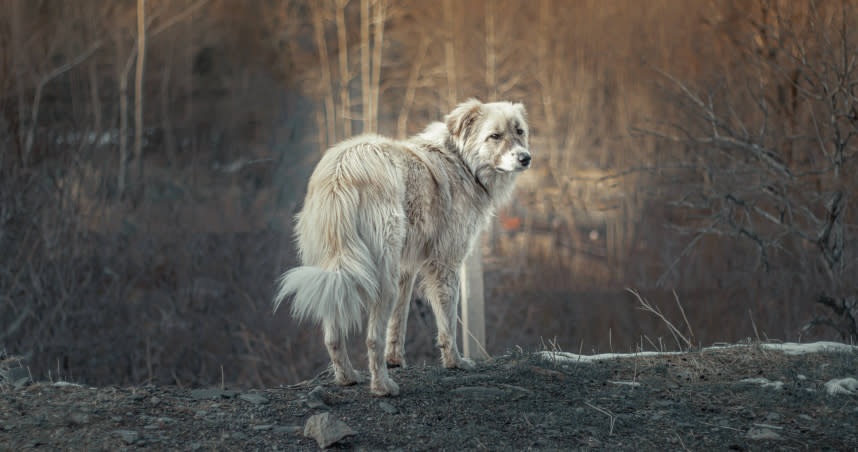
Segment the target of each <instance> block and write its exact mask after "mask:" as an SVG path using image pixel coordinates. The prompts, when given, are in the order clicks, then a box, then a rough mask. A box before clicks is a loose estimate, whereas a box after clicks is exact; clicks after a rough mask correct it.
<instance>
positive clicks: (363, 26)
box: [360, 0, 372, 132]
mask: <svg viewBox="0 0 858 452" xmlns="http://www.w3.org/2000/svg"><path fill="white" fill-rule="evenodd" d="M369 22H370V18H369V0H361V1H360V83H361V100H362V101H363V132H369V131H370V130H371V129H370V127H371V126H372V122H371V121H370V114H371V113H372V100H371V98H372V93H371V86H372V84H371V80H370V78H369V59H370V54H369V52H370V42H369Z"/></svg>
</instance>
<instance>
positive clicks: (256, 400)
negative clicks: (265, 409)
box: [238, 393, 268, 405]
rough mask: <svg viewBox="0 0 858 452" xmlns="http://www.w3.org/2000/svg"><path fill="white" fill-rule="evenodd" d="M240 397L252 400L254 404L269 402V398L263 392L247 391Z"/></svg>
mask: <svg viewBox="0 0 858 452" xmlns="http://www.w3.org/2000/svg"><path fill="white" fill-rule="evenodd" d="M238 398H239V399H241V400H244V401H245V402H250V403H252V404H254V405H264V404H266V403H268V399H267V398H265V396H263V395H262V394H255V393H247V394H241V395H240V396H238Z"/></svg>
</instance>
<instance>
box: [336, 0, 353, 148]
mask: <svg viewBox="0 0 858 452" xmlns="http://www.w3.org/2000/svg"><path fill="white" fill-rule="evenodd" d="M348 3H349V0H337V13H336V20H337V40H338V42H339V53H340V111H341V112H342V113H341V114H340V116H341V118H342V119H341V121H342V122H343V138H347V137H350V136H351V135H352V120H351V109H352V107H351V95H350V94H349V82H351V77H349V47H348V38H347V37H348V35H347V34H346V17H345V16H346V14H345V10H346V5H347V4H348Z"/></svg>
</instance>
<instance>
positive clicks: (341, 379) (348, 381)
mask: <svg viewBox="0 0 858 452" xmlns="http://www.w3.org/2000/svg"><path fill="white" fill-rule="evenodd" d="M334 383H336V384H338V385H339V386H351V385H353V384H357V383H363V376H361V374H360V372H358V371H356V370H354V369H351V370H348V371H344V372H337V373H336V375H335V376H334Z"/></svg>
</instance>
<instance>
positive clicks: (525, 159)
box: [518, 152, 530, 169]
mask: <svg viewBox="0 0 858 452" xmlns="http://www.w3.org/2000/svg"><path fill="white" fill-rule="evenodd" d="M518 164H519V165H521V167H522V168H525V169H527V168H530V153H529V152H519V153H518Z"/></svg>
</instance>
